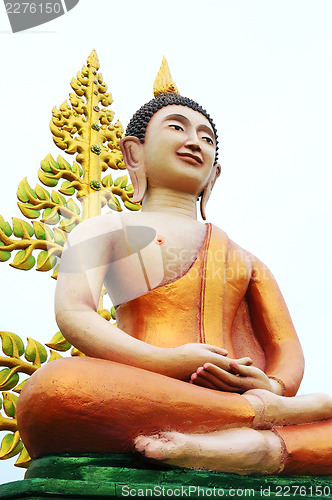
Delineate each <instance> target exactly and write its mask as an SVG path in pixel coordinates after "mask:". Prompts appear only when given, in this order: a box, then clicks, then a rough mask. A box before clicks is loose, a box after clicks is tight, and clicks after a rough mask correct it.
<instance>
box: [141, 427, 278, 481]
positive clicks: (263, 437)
mask: <svg viewBox="0 0 332 500" xmlns="http://www.w3.org/2000/svg"><path fill="white" fill-rule="evenodd" d="M134 446H135V450H136V451H138V452H139V453H142V454H143V455H144V456H145V457H147V458H152V459H155V460H160V461H162V462H164V463H167V464H169V465H175V466H177V467H185V468H187V469H197V470H199V469H208V470H213V471H218V472H232V473H236V474H277V473H278V472H279V470H280V469H281V462H282V457H283V447H282V443H281V441H280V439H279V437H278V436H276V435H275V434H274V433H273V432H270V431H256V430H254V429H249V428H244V427H243V428H239V429H227V430H223V431H219V432H213V433H210V434H181V433H179V432H161V433H159V434H155V435H151V436H138V437H137V438H136V439H135V442H134Z"/></svg>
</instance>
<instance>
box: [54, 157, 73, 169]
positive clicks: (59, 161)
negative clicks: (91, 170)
mask: <svg viewBox="0 0 332 500" xmlns="http://www.w3.org/2000/svg"><path fill="white" fill-rule="evenodd" d="M56 160H57V164H58V168H59V169H60V170H71V166H70V163H68V162H67V161H66V160H65V159H64V158H62V156H58V157H57V159H56Z"/></svg>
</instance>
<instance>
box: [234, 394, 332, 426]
mask: <svg viewBox="0 0 332 500" xmlns="http://www.w3.org/2000/svg"><path fill="white" fill-rule="evenodd" d="M243 396H244V397H245V398H246V399H248V401H249V402H250V403H251V405H252V406H253V408H254V410H255V414H256V415H255V418H254V421H253V427H254V428H255V429H271V428H272V427H275V426H284V425H296V424H307V423H312V422H317V421H319V420H326V419H329V418H331V417H332V399H331V397H330V396H328V395H327V394H321V393H317V394H306V395H303V396H296V397H284V396H278V395H276V394H274V393H272V392H269V391H265V390H263V389H252V390H250V391H247V392H245V393H244V394H243Z"/></svg>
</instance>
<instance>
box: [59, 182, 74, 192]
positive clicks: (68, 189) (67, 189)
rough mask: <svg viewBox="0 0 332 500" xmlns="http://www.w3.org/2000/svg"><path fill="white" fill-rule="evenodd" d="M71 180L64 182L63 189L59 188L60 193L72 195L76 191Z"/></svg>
mask: <svg viewBox="0 0 332 500" xmlns="http://www.w3.org/2000/svg"><path fill="white" fill-rule="evenodd" d="M71 184H72V183H71V181H64V182H63V183H62V186H61V189H59V191H60V193H62V194H65V195H67V196H71V195H72V194H74V193H75V187H74V186H71Z"/></svg>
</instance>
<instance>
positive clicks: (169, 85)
mask: <svg viewBox="0 0 332 500" xmlns="http://www.w3.org/2000/svg"><path fill="white" fill-rule="evenodd" d="M165 92H172V93H174V94H180V92H179V90H178V88H177V86H176V85H175V83H174V82H173V79H172V76H171V72H170V70H169V67H168V64H167V61H166V58H165V56H164V57H163V60H162V63H161V66H160V69H159V71H158V74H157V76H156V79H155V81H154V84H153V95H154V96H155V97H157V96H158V95H160V94H164V93H165Z"/></svg>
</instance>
